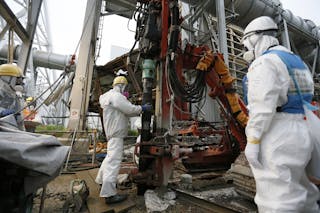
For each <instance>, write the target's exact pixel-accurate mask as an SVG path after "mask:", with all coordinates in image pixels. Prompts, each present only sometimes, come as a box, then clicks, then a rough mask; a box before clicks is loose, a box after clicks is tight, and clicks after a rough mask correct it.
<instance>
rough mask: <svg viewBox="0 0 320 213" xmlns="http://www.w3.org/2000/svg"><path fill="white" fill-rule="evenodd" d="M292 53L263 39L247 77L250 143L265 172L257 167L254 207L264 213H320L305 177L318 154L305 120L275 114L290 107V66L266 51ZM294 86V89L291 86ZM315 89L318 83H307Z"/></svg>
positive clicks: (272, 40)
mask: <svg viewBox="0 0 320 213" xmlns="http://www.w3.org/2000/svg"><path fill="white" fill-rule="evenodd" d="M268 49H269V50H272V49H276V50H282V51H288V50H287V49H286V48H285V47H283V46H279V45H278V40H277V39H276V38H274V37H272V36H268V35H263V36H262V35H261V37H260V38H259V41H258V42H257V44H256V45H255V47H254V55H255V60H254V61H253V63H252V64H251V65H250V67H249V71H248V74H247V75H248V109H249V121H248V125H247V127H246V135H247V138H250V137H251V138H256V139H257V140H259V141H260V142H261V143H260V150H259V157H258V160H259V162H260V164H261V165H260V166H257V165H252V164H251V168H252V172H253V174H254V177H255V180H256V196H255V202H256V204H257V205H258V208H259V212H260V213H265V212H268V213H271V212H274V213H285V212H290V213H293V212H295V213H298V212H299V213H307V212H312V213H313V212H319V207H318V205H317V203H316V201H317V199H318V198H319V191H318V189H317V188H316V186H315V185H314V184H312V183H311V182H310V181H309V179H308V178H307V176H306V173H305V167H306V165H307V164H308V162H309V160H310V156H311V152H312V150H313V145H312V142H311V140H310V136H309V133H308V129H307V126H306V121H305V120H304V115H303V114H291V113H285V112H276V108H277V107H278V106H282V105H284V104H285V103H286V102H287V93H288V89H289V86H290V84H291V86H292V84H293V83H292V82H291V81H292V80H291V77H290V76H289V73H288V70H287V67H286V65H285V64H284V63H283V62H282V60H281V59H280V58H279V57H278V56H277V55H276V54H265V55H262V54H263V53H264V52H265V51H266V50H268ZM290 82H291V83H290ZM305 84H306V85H307V87H309V88H310V87H312V88H313V82H312V77H311V82H308V81H306V82H305Z"/></svg>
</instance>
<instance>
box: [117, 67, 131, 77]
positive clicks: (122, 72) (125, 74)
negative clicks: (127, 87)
mask: <svg viewBox="0 0 320 213" xmlns="http://www.w3.org/2000/svg"><path fill="white" fill-rule="evenodd" d="M116 75H117V76H128V71H124V70H122V69H119V70H118V72H117V73H116Z"/></svg>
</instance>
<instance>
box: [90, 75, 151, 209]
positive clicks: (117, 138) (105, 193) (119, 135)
mask: <svg viewBox="0 0 320 213" xmlns="http://www.w3.org/2000/svg"><path fill="white" fill-rule="evenodd" d="M127 85H128V81H127V79H126V78H125V77H124V76H118V77H116V78H115V79H114V81H113V89H111V90H109V91H108V92H106V93H104V94H103V95H101V96H100V99H99V102H100V105H101V107H102V108H103V123H104V130H105V134H106V138H107V140H108V147H107V156H106V158H105V159H104V160H103V162H102V164H101V167H100V169H99V172H98V175H97V177H96V182H97V183H98V184H102V187H101V191H100V197H104V198H105V202H106V203H107V204H110V203H117V202H121V201H123V200H125V199H126V198H127V195H125V194H117V189H116V182H117V176H118V173H119V170H120V164H121V161H122V156H123V138H124V137H126V136H127V134H128V117H131V116H137V115H139V114H140V113H141V112H143V111H148V110H152V105H151V104H145V105H142V106H139V105H133V104H131V103H130V101H129V100H127V98H126V97H125V96H124V95H123V93H124V92H125V91H126V87H127Z"/></svg>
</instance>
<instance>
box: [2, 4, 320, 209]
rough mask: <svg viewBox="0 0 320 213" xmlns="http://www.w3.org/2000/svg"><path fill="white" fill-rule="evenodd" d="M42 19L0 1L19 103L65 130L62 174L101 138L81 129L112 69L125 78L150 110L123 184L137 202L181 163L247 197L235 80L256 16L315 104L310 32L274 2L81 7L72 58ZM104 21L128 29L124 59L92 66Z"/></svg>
mask: <svg viewBox="0 0 320 213" xmlns="http://www.w3.org/2000/svg"><path fill="white" fill-rule="evenodd" d="M47 13H48V7H47V1H46V0H31V1H23V0H15V1H1V2H0V15H1V16H0V63H1V64H6V63H16V64H17V65H18V66H19V67H20V68H21V69H22V71H23V73H24V75H25V76H26V80H25V84H24V89H23V91H22V97H23V99H25V98H27V97H30V96H31V97H34V99H35V100H36V103H37V104H36V110H39V111H40V110H41V111H42V112H44V113H43V116H42V119H41V122H42V123H43V124H55V125H62V126H64V127H65V130H64V133H65V134H64V135H63V136H61V138H60V139H59V140H60V141H61V142H62V143H64V144H65V145H67V146H69V147H71V149H70V150H69V151H68V155H67V156H66V160H65V162H64V166H63V167H64V168H65V170H68V163H69V162H70V161H71V160H72V158H73V157H75V156H76V157H77V156H79V155H80V154H79V153H77V150H78V151H79V150H81V152H83V151H84V152H87V150H88V147H89V146H90V145H94V150H95V151H96V142H95V139H93V135H94V137H95V134H96V131H98V132H101V134H102V135H103V132H104V130H103V124H102V126H101V127H99V128H100V129H98V130H92V126H90V125H88V120H89V118H92V117H94V119H95V121H96V122H99V123H103V122H101V121H100V120H102V109H101V107H100V105H99V97H100V95H102V94H103V93H105V92H106V91H108V90H109V89H111V88H112V82H113V79H114V77H115V76H116V72H117V71H118V70H123V71H126V72H127V79H128V81H129V92H130V97H129V99H130V100H131V101H132V102H133V103H135V104H139V105H142V104H150V105H152V107H153V110H152V111H148V112H144V113H142V116H141V117H139V118H137V119H141V123H142V129H141V141H140V143H139V145H135V149H134V156H135V157H137V158H138V164H137V170H136V171H135V172H134V174H133V175H132V180H133V182H134V183H135V184H136V186H137V194H139V195H142V194H144V193H145V192H146V190H148V189H155V188H157V187H162V186H167V185H168V182H169V179H170V178H171V177H172V175H173V170H174V165H175V163H176V162H177V161H181V163H182V165H183V166H184V167H185V169H186V171H187V172H189V173H201V172H212V171H214V172H216V171H227V170H228V174H229V176H230V177H231V179H232V180H233V183H234V185H235V186H236V188H237V192H239V193H240V194H242V195H246V196H247V197H250V198H252V197H253V196H254V193H255V184H254V179H253V176H252V174H251V172H250V168H249V166H248V163H247V162H246V159H245V157H244V155H243V151H244V149H245V147H246V135H245V127H246V123H247V120H248V110H247V108H246V105H245V103H244V101H243V95H244V94H243V84H242V79H243V78H244V76H245V75H246V73H247V72H248V65H249V64H248V62H246V61H245V60H244V59H243V53H244V49H243V44H242V42H241V39H242V38H243V31H244V28H245V27H246V26H247V25H248V24H249V23H250V22H251V21H252V20H253V19H255V18H257V17H259V16H269V17H271V18H273V19H274V20H275V21H276V23H277V24H278V26H279V31H278V36H277V37H278V39H279V41H280V43H281V45H283V46H285V47H287V48H288V49H289V50H291V51H292V52H294V53H296V54H297V55H299V56H300V57H301V58H302V59H303V61H304V62H305V63H306V65H307V66H308V68H309V69H310V71H311V74H312V76H313V80H314V85H315V88H314V98H313V101H314V103H315V104H317V105H320V102H319V98H320V84H319V78H320V52H319V51H320V50H319V46H320V26H317V25H316V24H315V23H314V22H313V21H312V20H306V19H303V18H301V17H299V16H296V15H295V14H294V13H292V12H291V11H290V10H287V9H286V8H283V6H282V4H281V1H280V0H215V1H210V0H201V1H194V0H188V1H178V0H122V1H115V0H102V1H99V0H94V1H93V0H88V1H87V4H86V10H85V17H84V21H83V28H82V29H83V30H82V35H81V37H80V41H79V49H78V52H77V54H75V53H66V54H65V55H61V54H56V53H54V52H52V45H53V44H52V43H51V40H50V37H51V35H50V33H49V32H50V29H49V26H48V19H47V17H46V16H47ZM107 15H119V16H122V17H125V18H127V19H128V20H129V19H131V20H133V21H134V22H135V23H136V29H135V35H134V40H135V42H134V43H133V44H132V46H130V47H126V48H127V49H129V51H128V52H127V53H125V54H123V55H120V56H118V57H116V58H114V59H112V60H110V61H106V62H105V63H104V64H103V65H97V64H96V58H97V54H98V52H99V50H100V48H101V37H102V36H103V35H102V32H103V27H104V26H105V25H104V17H105V16H107ZM119 27H120V26H119ZM124 27H126V26H124ZM108 33H110V34H112V33H113V32H112V29H110V31H108ZM203 64H205V66H204V65H203ZM0 103H1V101H0ZM28 124H29V125H32V122H31V123H30V122H29V123H28ZM34 125H35V124H34ZM37 125H40V124H37ZM0 138H1V136H0ZM77 141H78V142H80V145H79V143H77ZM93 141H94V143H93ZM82 142H83V143H82ZM75 144H77V145H78V146H79V147H78V148H77V149H74V146H75ZM137 147H138V148H137ZM138 149H139V152H138V151H137V150H138ZM95 151H94V153H93V154H92V153H90V154H89V153H86V154H83V156H91V155H92V158H91V161H92V165H95V163H96V162H95V160H96V156H95V154H96V152H95ZM6 160H7V159H6ZM11 163H12V164H14V163H15V162H11ZM230 168H231V169H230ZM239 168H240V169H239ZM244 171H245V172H244ZM244 180H246V181H244ZM248 183H249V184H248ZM0 188H1V187H0ZM13 196H14V195H12V197H13ZM28 202H30V200H28ZM235 208H236V207H232V210H233V211H235V212H237V210H236V209H235ZM239 212H245V211H239Z"/></svg>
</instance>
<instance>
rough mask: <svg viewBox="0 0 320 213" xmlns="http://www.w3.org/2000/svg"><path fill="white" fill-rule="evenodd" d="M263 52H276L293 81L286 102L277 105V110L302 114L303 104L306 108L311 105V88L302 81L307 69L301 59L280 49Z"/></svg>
mask: <svg viewBox="0 0 320 213" xmlns="http://www.w3.org/2000/svg"><path fill="white" fill-rule="evenodd" d="M265 54H276V55H277V56H278V57H279V58H280V59H281V61H282V62H283V63H284V64H285V65H286V66H287V69H288V72H289V75H290V77H291V79H292V82H293V84H292V83H291V84H290V87H289V91H288V102H287V103H286V104H284V105H283V106H280V107H278V108H277V111H278V112H287V113H293V114H300V113H302V114H303V113H304V109H303V104H306V105H307V106H308V108H310V107H312V106H311V104H310V102H311V101H312V96H313V93H312V89H313V88H311V87H309V86H308V85H305V84H304V83H303V82H304V79H305V78H304V77H305V74H304V73H303V72H309V69H308V68H307V67H306V65H305V64H304V62H303V61H302V59H301V58H300V57H299V56H297V55H295V54H293V53H289V52H285V51H281V50H267V51H265V52H264V53H263V55H265ZM298 82H299V84H298Z"/></svg>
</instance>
